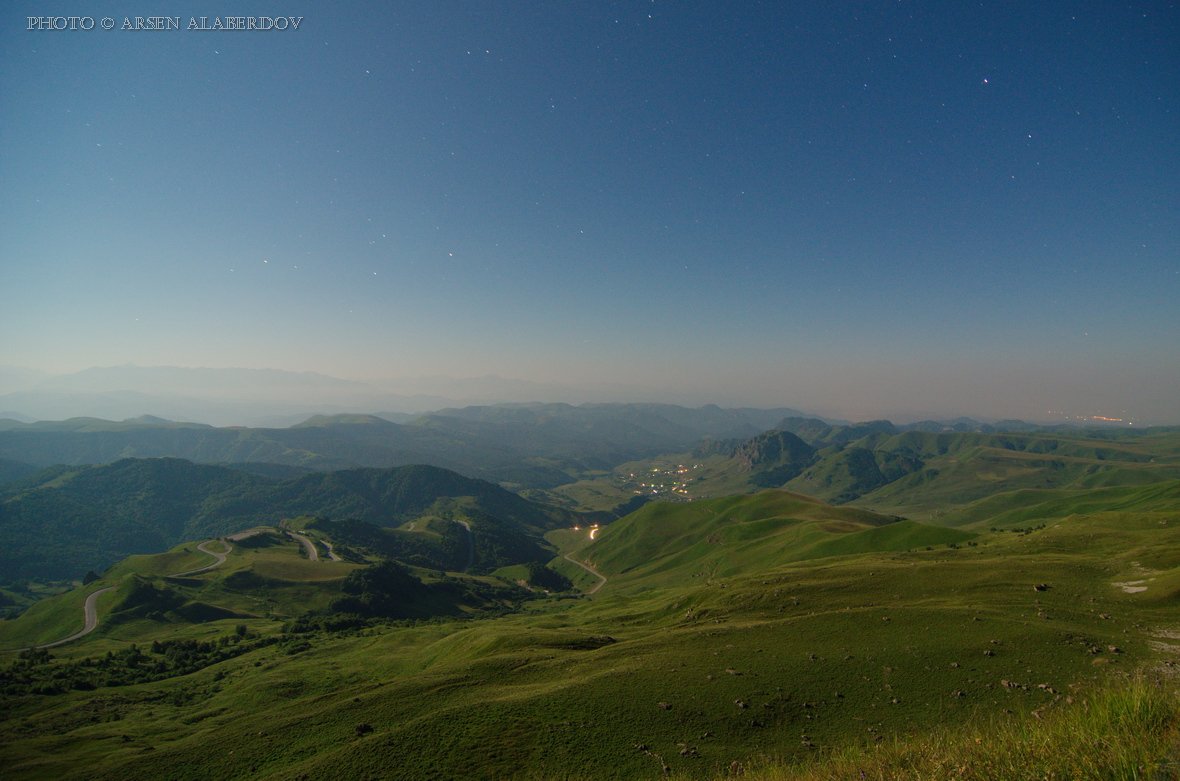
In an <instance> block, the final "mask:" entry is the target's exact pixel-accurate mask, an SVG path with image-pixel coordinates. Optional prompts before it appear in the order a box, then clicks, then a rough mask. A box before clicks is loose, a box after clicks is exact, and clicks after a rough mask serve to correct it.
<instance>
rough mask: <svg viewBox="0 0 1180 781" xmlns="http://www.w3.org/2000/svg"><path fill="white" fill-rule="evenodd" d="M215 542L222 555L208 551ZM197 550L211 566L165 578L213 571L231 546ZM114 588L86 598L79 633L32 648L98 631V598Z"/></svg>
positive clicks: (231, 548)
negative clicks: (211, 558)
mask: <svg viewBox="0 0 1180 781" xmlns="http://www.w3.org/2000/svg"><path fill="white" fill-rule="evenodd" d="M215 542H220V543H221V544H222V545H224V546H225V551H224V552H222V553H217V552H216V551H211V550H209V548H208V546H209V545H212V544H213V543H215ZM197 550H199V551H200V552H201V553H205V554H208V555H210V556H212V557H213V558H214V559H215V561H214V562H213V563H212V564H209V565H207V566H204V567H199V568H197V569H190V570H186V571H185V572H177V573H176V574H174V575H168V576H167V577H170V578H184V577H188V576H189V575H196V574H199V573H201V572H207V571H209V570H211V569H214V568H215V567H220V566H221V565H222V564H224V563H225V559H226V557H227V556H228V555H229V552H230V551H231V550H233V546H232V545H230V544H229V543H228V542H226V541H224V540H205V542H202V543H201V544H200V545H198V546H197ZM115 588H116V586H107V587H106V588H100V589H99V590H98V591H95V592H93V593H91V594H89V595H88V596H87V597H86V603H85V604H84V605H83V606H82V630H81V631H79V632H74V634H72V635H70V636H69V637H63V638H62V639H61V640H54V641H53V642H52V643H42V644H41V645H35V646H33V647H34V648H55V647H57V646H59V645H65V644H66V643H72V642H74V641H75V640H77V639H79V638H81V637H85V636H86V635H88V634H90V633H91V632H93V631H94V630H95V629H98V598H99V597H101V596H102V595H103V594H105V593H107V592H108V591H114V590H115Z"/></svg>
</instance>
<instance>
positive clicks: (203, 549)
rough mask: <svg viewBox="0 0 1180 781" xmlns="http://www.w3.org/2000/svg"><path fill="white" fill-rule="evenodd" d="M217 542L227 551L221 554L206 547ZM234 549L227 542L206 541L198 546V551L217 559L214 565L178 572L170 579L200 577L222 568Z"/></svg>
mask: <svg viewBox="0 0 1180 781" xmlns="http://www.w3.org/2000/svg"><path fill="white" fill-rule="evenodd" d="M215 542H220V543H221V544H222V545H224V546H225V550H224V551H222V552H221V553H216V552H214V551H211V550H209V548H208V547H206V546H208V545H211V544H213V543H215ZM233 549H234V546H232V545H230V544H229V543H228V542H226V541H225V540H205V541H204V542H202V543H201V544H200V545H198V546H197V550H199V551H200V552H201V553H207V554H209V555H210V556H212V557H213V558H214V559H216V561H214V562H213V563H212V564H209V565H206V566H204V567H198V568H197V569H190V570H188V571H187V572H177V573H176V574H174V575H169V576H168V577H170V578H186V577H188V576H189V575H198V574H200V573H202V572H208V571H209V570H211V569H216V568H217V567H220V566H221V565H222V564H224V563H225V558H226V556H228V555H229V552H230V551H231V550H233Z"/></svg>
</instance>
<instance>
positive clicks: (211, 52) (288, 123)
mask: <svg viewBox="0 0 1180 781" xmlns="http://www.w3.org/2000/svg"><path fill="white" fill-rule="evenodd" d="M345 5H347V8H346V9H343V10H342V9H340V8H337V7H335V6H331V5H329V4H327V3H322V2H319V3H294V2H291V3H278V2H275V3H258V2H249V1H248V0H238V2H234V3H213V4H207V3H149V4H144V3H125V2H124V3H106V2H86V3H82V2H75V3H52V2H36V3H33V2H14V3H6V4H4V9H3V11H2V12H0V28H2V30H0V36H2V37H0V284H2V286H3V299H2V300H3V306H2V307H0V364H3V365H8V366H21V367H31V368H34V369H40V370H43V371H48V372H66V371H76V370H80V369H83V368H86V367H89V366H110V365H119V364H126V363H135V364H138V365H156V364H163V365H178V366H208V367H225V366H239V367H259V368H277V369H288V370H298V371H308V370H310V371H317V372H322V373H325V374H329V375H333V376H338V377H345V378H354V379H364V380H373V381H381V380H385V379H391V378H408V377H420V376H434V375H446V376H452V377H458V378H461V377H475V376H482V375H487V374H497V375H499V376H501V377H505V378H518V379H524V380H532V381H536V382H545V383H563V384H570V385H584V386H585V387H587V388H592V387H594V386H597V385H600V384H615V385H621V386H627V387H631V388H634V393H633V394H632V395H633V396H634V398H633V400H635V401H646V400H664V399H676V400H683V399H685V398H689V397H691V398H693V399H696V400H698V401H699V402H701V403H703V402H706V401H715V402H717V403H721V404H727V405H733V404H755V405H759V406H770V405H776V406H777V405H786V406H793V407H798V408H801V409H805V410H808V411H813V412H816V413H820V414H830V415H839V416H842V417H847V418H853V419H863V418H869V417H879V416H892V417H894V418H895V419H899V420H900V419H903V418H905V417H907V416H915V417H923V416H934V415H940V416H949V415H958V414H968V415H976V416H983V417H986V416H991V417H1023V418H1026V419H1032V420H1041V419H1048V418H1049V417H1050V411H1051V410H1052V411H1054V414H1061V413H1064V414H1072V415H1107V416H1115V417H1125V418H1133V419H1134V420H1136V421H1137V422H1171V423H1177V422H1180V215H1178V204H1180V103H1178V101H1180V88H1178V87H1180V8H1178V6H1177V4H1176V3H1171V2H1145V3H1137V2H1136V3H1125V2H1120V3H1114V2H1111V3H1097V2H1090V3H1081V2H1078V3H1064V2H1063V3H1057V2H1027V0H1022V1H1021V2H1011V3H992V2H985V3H974V2H972V3H968V2H945V1H940V2H840V3H819V2H815V3H812V2H807V3H788V2H771V3H753V2H750V3H728V2H724V3H723V2H709V3H690V2H677V3H671V2H634V3H631V2H627V3H605V2H552V3H540V2H530V3H493V2H475V1H474V0H472V1H471V2H458V3H451V2H440V1H439V0H430V2H422V3H404V2H395V3H371V4H361V3H351V4H345ZM147 6H150V8H148V7H147ZM147 11H150V12H153V13H164V14H168V15H174V16H179V17H180V26H181V29H179V30H163V31H149V30H123V29H120V27H122V26H123V24H124V17H127V16H132V17H133V16H134V15H135V14H137V13H138V14H143V13H145V12H147ZM70 14H85V15H87V16H89V17H91V18H93V20H94V21H95V22H96V26H95V29H93V30H29V29H27V27H28V22H27V19H26V17H27V16H30V15H35V16H49V15H70ZM215 14H222V15H226V14H234V15H242V16H279V15H284V16H286V15H290V16H297V17H298V16H301V17H303V18H302V21H301V22H300V24H299V29H298V30H292V29H287V30H282V31H278V30H275V31H199V30H189V29H185V28H186V27H187V26H188V24H189V17H191V16H197V17H200V16H202V15H204V16H208V17H210V19H209V23H210V24H212V23H213V22H212V16H211V15H215ZM104 16H108V17H111V18H112V19H114V20H115V22H116V27H115V29H113V30H109V31H107V30H103V29H101V27H100V26H99V25H98V22H99V20H101V19H102V17H104ZM132 21H133V19H132ZM592 395H593V394H592V393H591V392H590V391H589V390H588V391H587V398H590V397H591V396H592Z"/></svg>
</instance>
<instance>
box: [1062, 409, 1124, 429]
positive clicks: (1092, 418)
mask: <svg viewBox="0 0 1180 781" xmlns="http://www.w3.org/2000/svg"><path fill="white" fill-rule="evenodd" d="M1049 414H1050V415H1060V416H1061V417H1062V418H1064V419H1065V420H1073V421H1078V422H1081V423H1120V424H1121V423H1126V424H1127V425H1128V426H1134V425H1135V419H1134V418H1129V417H1128V418H1112V417H1108V416H1106V415H1069V414H1066V413H1064V412H1059V411H1057V410H1049Z"/></svg>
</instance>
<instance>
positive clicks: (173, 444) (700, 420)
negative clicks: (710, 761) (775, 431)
mask: <svg viewBox="0 0 1180 781" xmlns="http://www.w3.org/2000/svg"><path fill="white" fill-rule="evenodd" d="M784 412H790V410H782V409H779V410H754V409H733V410H725V409H722V408H720V407H716V406H707V407H702V408H698V409H690V408H686V407H677V406H675V405H661V404H601V405H580V406H573V405H568V404H530V405H505V406H495V407H468V408H462V409H447V410H442V411H440V412H437V413H432V414H428V415H423V416H419V417H417V418H414V419H412V420H410V421H408V422H404V423H394V422H391V421H388V420H385V419H383V418H380V417H377V416H373V415H340V416H314V417H311V418H308V419H307V420H305V421H303V422H302V423H301V424H298V425H296V426H292V427H290V428H284V429H277V428H240V427H234V428H215V427H212V426H206V425H203V424H190V423H174V422H170V421H169V422H166V423H158V424H154V423H152V422H150V421H147V420H144V419H138V420H128V421H123V422H113V421H103V420H98V419H91V418H75V419H70V420H66V421H53V422H39V423H34V424H22V423H19V422H16V421H9V422H7V423H6V424H5V425H3V426H0V458H11V459H13V460H18V461H22V462H26V463H31V464H34V465H41V466H48V465H50V464H55V463H67V464H98V463H109V462H111V461H114V460H117V459H119V458H124V457H128V456H132V457H165V456H167V457H176V458H185V459H188V460H192V461H198V462H203V463H236V462H270V463H277V464H285V465H289V466H299V467H311V468H315V469H321V470H322V469H342V468H349V467H381V468H386V467H393V466H401V465H405V464H414V463H429V464H435V465H438V466H442V467H445V468H448V469H453V470H455V471H458V472H462V473H465V474H468V475H471V476H475V477H481V478H486V479H492V480H497V481H503V482H509V483H514V484H520V485H525V486H532V487H542V488H544V487H551V486H554V485H560V484H561V483H563V482H569V481H570V480H571V479H572V477H571V475H570V473H571V472H575V473H576V472H578V471H580V470H584V469H589V468H609V467H611V466H613V465H615V464H617V463H620V462H622V461H626V460H630V459H635V458H643V457H648V456H653V455H656V454H659V453H663V452H669V451H676V450H686V449H688V448H690V447H692V446H693V445H695V444H696V443H697V442H699V441H700V440H701V439H703V438H705V437H715V438H728V437H750V436H753V435H755V434H757V433H759V432H760V431H764V430H765V429H766V427H768V426H770V425H773V423H774V421H777V420H779V419H781V418H782V417H783V413H784Z"/></svg>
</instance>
